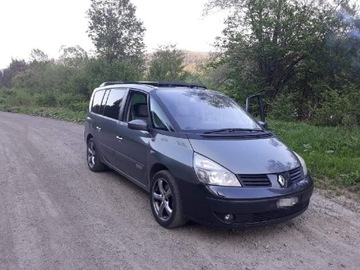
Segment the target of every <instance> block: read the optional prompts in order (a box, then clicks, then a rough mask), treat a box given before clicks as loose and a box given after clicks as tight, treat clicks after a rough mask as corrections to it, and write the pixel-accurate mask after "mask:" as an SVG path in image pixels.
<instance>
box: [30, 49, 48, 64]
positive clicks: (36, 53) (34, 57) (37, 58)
mask: <svg viewBox="0 0 360 270" xmlns="http://www.w3.org/2000/svg"><path fill="white" fill-rule="evenodd" d="M30 58H31V59H30V61H31V62H36V63H41V62H47V61H49V56H48V55H47V54H46V53H44V52H43V51H42V50H40V49H32V50H31V54H30Z"/></svg>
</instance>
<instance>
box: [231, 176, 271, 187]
mask: <svg viewBox="0 0 360 270" xmlns="http://www.w3.org/2000/svg"><path fill="white" fill-rule="evenodd" d="M238 178H239V179H240V182H241V184H242V185H243V186H244V187H270V186H271V182H270V180H269V178H268V176H267V175H266V174H240V175H238Z"/></svg>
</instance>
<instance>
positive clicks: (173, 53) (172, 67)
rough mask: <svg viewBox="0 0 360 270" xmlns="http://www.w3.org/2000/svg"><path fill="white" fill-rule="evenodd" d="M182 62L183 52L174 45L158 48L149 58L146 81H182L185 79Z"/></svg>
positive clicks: (183, 58)
mask: <svg viewBox="0 0 360 270" xmlns="http://www.w3.org/2000/svg"><path fill="white" fill-rule="evenodd" d="M184 60H185V54H184V52H183V51H181V50H178V49H176V46H175V45H167V46H160V47H159V48H158V49H157V50H156V51H155V52H154V53H153V55H152V56H151V60H150V62H149V70H148V75H147V78H148V80H155V81H183V80H184V79H185V77H186V72H185V70H184V67H185V66H184Z"/></svg>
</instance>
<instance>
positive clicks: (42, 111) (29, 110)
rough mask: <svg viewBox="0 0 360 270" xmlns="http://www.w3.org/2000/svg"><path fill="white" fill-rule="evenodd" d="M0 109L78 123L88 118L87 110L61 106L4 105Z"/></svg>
mask: <svg viewBox="0 0 360 270" xmlns="http://www.w3.org/2000/svg"><path fill="white" fill-rule="evenodd" d="M0 111H5V112H13V113H24V114H29V115H37V116H43V117H50V118H54V119H59V120H65V121H70V122H76V123H83V122H84V121H85V118H86V111H73V110H71V109H68V108H61V107H25V106H16V107H2V106H0Z"/></svg>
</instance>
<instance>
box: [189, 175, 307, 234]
mask: <svg viewBox="0 0 360 270" xmlns="http://www.w3.org/2000/svg"><path fill="white" fill-rule="evenodd" d="M196 189H197V192H187V194H188V198H189V200H188V201H189V202H192V203H191V204H192V205H190V204H189V203H185V207H184V212H185V215H187V216H188V217H189V218H190V219H193V220H195V221H197V222H200V223H204V224H207V225H210V226H221V227H250V226H264V225H269V224H274V223H279V222H284V221H287V220H290V219H292V218H295V217H296V216H299V215H300V214H302V213H303V212H304V211H305V210H306V209H307V207H308V205H309V202H310V197H311V195H312V193H313V180H312V179H311V177H310V176H307V177H305V179H303V180H302V181H300V182H299V183H296V184H293V185H292V186H290V187H288V188H284V189H271V188H269V189H267V188H251V189H250V188H233V187H220V186H204V185H202V187H200V186H197V188H196ZM200 190H201V192H200V194H201V195H202V196H201V195H199V191H200ZM188 191H189V190H188ZM189 194H190V195H189ZM191 194H197V198H194V197H193V198H191ZM284 199H285V200H291V201H296V202H294V203H292V204H291V205H289V206H284V205H282V204H281V203H279V202H280V201H284ZM229 215H230V216H229ZM229 217H230V219H228V218H229Z"/></svg>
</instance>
